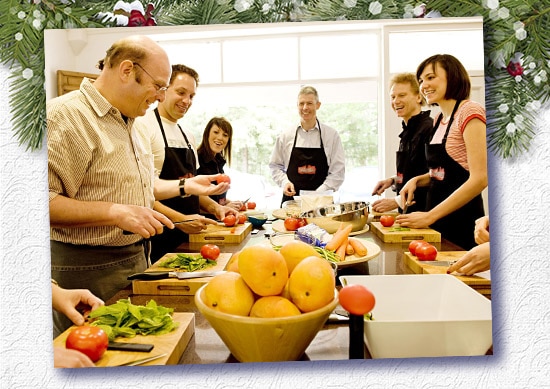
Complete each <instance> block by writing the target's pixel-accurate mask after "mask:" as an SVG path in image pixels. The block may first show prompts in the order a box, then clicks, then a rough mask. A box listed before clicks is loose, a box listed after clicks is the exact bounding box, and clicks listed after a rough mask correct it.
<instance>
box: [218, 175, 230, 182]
mask: <svg viewBox="0 0 550 389" xmlns="http://www.w3.org/2000/svg"><path fill="white" fill-rule="evenodd" d="M216 182H217V183H218V184H221V183H222V182H227V183H228V184H231V178H229V176H228V175H227V174H220V175H219V176H218V178H217V179H216Z"/></svg>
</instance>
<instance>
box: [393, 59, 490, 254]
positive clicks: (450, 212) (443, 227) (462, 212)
mask: <svg viewBox="0 0 550 389" xmlns="http://www.w3.org/2000/svg"><path fill="white" fill-rule="evenodd" d="M416 76H417V78H418V82H419V84H420V92H421V93H422V94H423V95H424V97H425V98H426V101H427V102H428V104H430V105H438V106H439V107H440V109H441V113H440V114H439V115H438V116H437V117H436V119H435V124H434V129H433V131H432V135H431V137H430V138H429V139H430V140H429V141H428V144H426V159H427V162H428V168H429V172H428V173H426V174H423V175H420V176H416V177H414V178H412V179H410V180H409V181H408V182H407V183H406V184H405V186H404V187H403V189H402V190H401V198H402V201H403V204H404V203H405V202H408V203H409V204H410V203H412V202H413V198H414V191H415V190H416V188H417V187H421V186H428V195H427V199H426V201H427V204H426V212H413V213H410V214H406V215H400V216H398V217H397V222H398V223H399V224H400V225H401V226H403V227H412V228H425V227H431V228H433V229H435V230H437V231H439V232H440V233H441V236H442V237H443V238H445V239H447V240H449V241H451V242H453V243H455V244H457V245H458V246H460V247H462V248H464V249H466V250H469V249H471V248H472V247H474V246H475V240H474V234H473V231H474V227H475V221H476V220H477V219H478V218H480V217H482V216H483V215H484V211H483V200H482V197H481V192H482V191H483V189H485V188H486V187H487V182H488V180H487V141H486V125H485V123H486V118H485V109H484V107H483V106H482V105H481V104H479V103H476V102H474V101H471V100H469V97H470V89H471V83H470V78H469V76H468V73H467V72H466V69H465V68H464V66H463V65H462V64H461V63H460V61H459V60H458V59H456V58H455V57H453V56H452V55H448V54H438V55H434V56H432V57H429V58H427V59H426V60H424V61H423V62H422V63H421V64H420V65H419V66H418V69H417V71H416Z"/></svg>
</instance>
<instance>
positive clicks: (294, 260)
mask: <svg viewBox="0 0 550 389" xmlns="http://www.w3.org/2000/svg"><path fill="white" fill-rule="evenodd" d="M279 252H280V253H281V255H282V256H283V257H284V258H285V261H286V266H287V267H288V272H289V274H292V271H293V270H294V268H295V267H296V265H297V264H298V263H299V262H300V261H301V260H302V259H304V258H307V257H319V258H321V254H319V253H318V252H317V250H315V249H314V248H313V246H310V245H309V244H307V243H306V242H302V241H301V240H291V241H289V242H286V243H285V244H284V245H283V246H282V247H281V249H280V250H279Z"/></svg>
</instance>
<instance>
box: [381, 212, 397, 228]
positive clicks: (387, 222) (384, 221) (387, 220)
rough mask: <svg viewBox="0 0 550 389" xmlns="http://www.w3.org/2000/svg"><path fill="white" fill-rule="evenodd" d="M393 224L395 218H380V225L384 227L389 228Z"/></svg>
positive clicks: (384, 216) (383, 216) (387, 216)
mask: <svg viewBox="0 0 550 389" xmlns="http://www.w3.org/2000/svg"><path fill="white" fill-rule="evenodd" d="M394 222H395V218H394V217H393V216H392V215H382V216H380V224H382V225H383V226H384V227H391V226H393V223H394Z"/></svg>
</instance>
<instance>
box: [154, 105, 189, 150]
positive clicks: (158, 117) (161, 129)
mask: <svg viewBox="0 0 550 389" xmlns="http://www.w3.org/2000/svg"><path fill="white" fill-rule="evenodd" d="M155 116H156V118H157V122H158V124H159V127H160V132H161V133H162V138H163V139H164V147H168V141H167V140H166V134H165V133H164V126H163V125H162V120H161V118H160V113H159V109H158V107H157V108H155ZM176 124H177V126H178V128H179V129H180V132H181V134H182V135H183V139H185V143H187V147H188V148H189V149H190V150H192V149H193V147H192V146H191V143H190V142H189V140H188V139H187V136H186V135H185V132H183V129H182V128H181V126H180V125H179V123H176Z"/></svg>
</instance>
